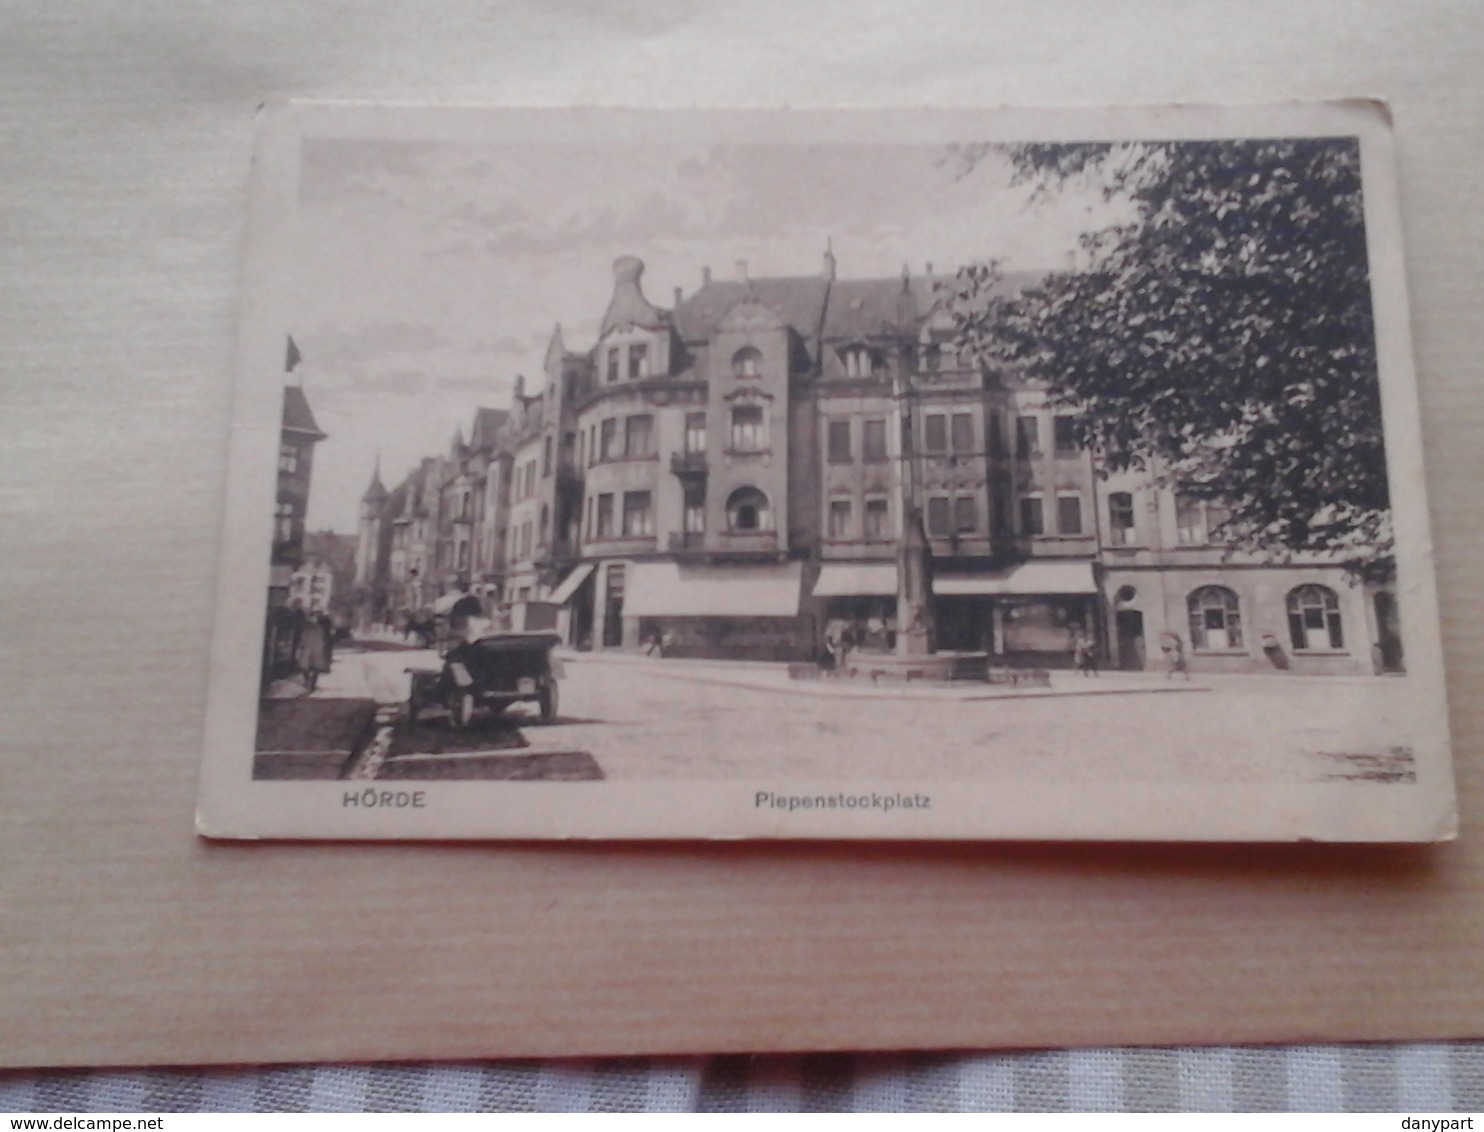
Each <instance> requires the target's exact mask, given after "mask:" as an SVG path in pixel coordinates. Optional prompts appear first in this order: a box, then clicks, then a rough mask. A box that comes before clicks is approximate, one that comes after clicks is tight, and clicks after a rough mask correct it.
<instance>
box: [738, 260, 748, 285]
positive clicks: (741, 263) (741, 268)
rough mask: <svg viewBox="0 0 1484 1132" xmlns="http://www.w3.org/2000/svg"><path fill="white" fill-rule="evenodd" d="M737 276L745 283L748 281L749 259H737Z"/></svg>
mask: <svg viewBox="0 0 1484 1132" xmlns="http://www.w3.org/2000/svg"><path fill="white" fill-rule="evenodd" d="M737 278H738V279H740V280H742V282H744V283H746V282H747V261H746V260H745V259H739V260H738V261H737Z"/></svg>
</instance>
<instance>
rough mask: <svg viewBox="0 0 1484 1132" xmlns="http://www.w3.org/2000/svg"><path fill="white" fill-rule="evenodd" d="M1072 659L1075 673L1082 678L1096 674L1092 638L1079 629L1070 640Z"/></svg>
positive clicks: (1096, 662)
mask: <svg viewBox="0 0 1484 1132" xmlns="http://www.w3.org/2000/svg"><path fill="white" fill-rule="evenodd" d="M1072 657H1073V659H1074V661H1075V662H1076V665H1077V671H1078V672H1080V673H1082V675H1083V676H1096V675H1097V674H1098V658H1097V651H1096V650H1095V649H1094V648H1093V643H1092V638H1091V637H1089V636H1088V635H1087V634H1086V633H1084V632H1082V631H1081V630H1080V629H1079V630H1078V631H1077V635H1076V637H1074V638H1073V639H1072Z"/></svg>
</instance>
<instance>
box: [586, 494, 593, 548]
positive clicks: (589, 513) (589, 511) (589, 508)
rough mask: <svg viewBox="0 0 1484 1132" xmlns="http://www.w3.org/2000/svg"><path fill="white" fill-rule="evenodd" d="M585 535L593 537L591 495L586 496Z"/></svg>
mask: <svg viewBox="0 0 1484 1132" xmlns="http://www.w3.org/2000/svg"><path fill="white" fill-rule="evenodd" d="M587 537H588V538H592V537H593V497H592V496H591V495H589V496H588V497H587Z"/></svg>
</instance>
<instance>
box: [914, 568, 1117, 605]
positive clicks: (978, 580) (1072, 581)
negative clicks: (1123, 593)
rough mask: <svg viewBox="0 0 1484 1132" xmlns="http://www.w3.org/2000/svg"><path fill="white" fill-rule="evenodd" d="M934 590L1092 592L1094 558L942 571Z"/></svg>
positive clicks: (951, 592) (945, 592) (947, 592)
mask: <svg viewBox="0 0 1484 1132" xmlns="http://www.w3.org/2000/svg"><path fill="white" fill-rule="evenodd" d="M933 593H935V594H937V595H938V596H940V597H942V596H945V595H950V596H951V595H954V594H1007V595H1008V594H1026V595H1029V594H1092V593H1097V586H1096V585H1095V584H1094V583H1093V580H1092V563H1091V562H1022V563H1021V564H1020V565H1019V566H1012V567H1010V569H1008V570H994V571H985V572H983V573H978V574H939V575H937V576H935V577H934V578H933Z"/></svg>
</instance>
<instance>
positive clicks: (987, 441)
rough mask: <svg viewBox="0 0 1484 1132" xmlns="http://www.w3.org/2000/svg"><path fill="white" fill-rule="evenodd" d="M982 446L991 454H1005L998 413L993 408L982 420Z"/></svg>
mask: <svg viewBox="0 0 1484 1132" xmlns="http://www.w3.org/2000/svg"><path fill="white" fill-rule="evenodd" d="M984 447H985V448H987V449H988V450H989V454H990V455H991V456H1003V455H1004V454H1005V438H1004V436H1003V435H1002V434H1001V432H1000V414H999V413H998V412H995V411H994V410H991V411H990V413H989V416H987V417H986V418H985V420H984Z"/></svg>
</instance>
